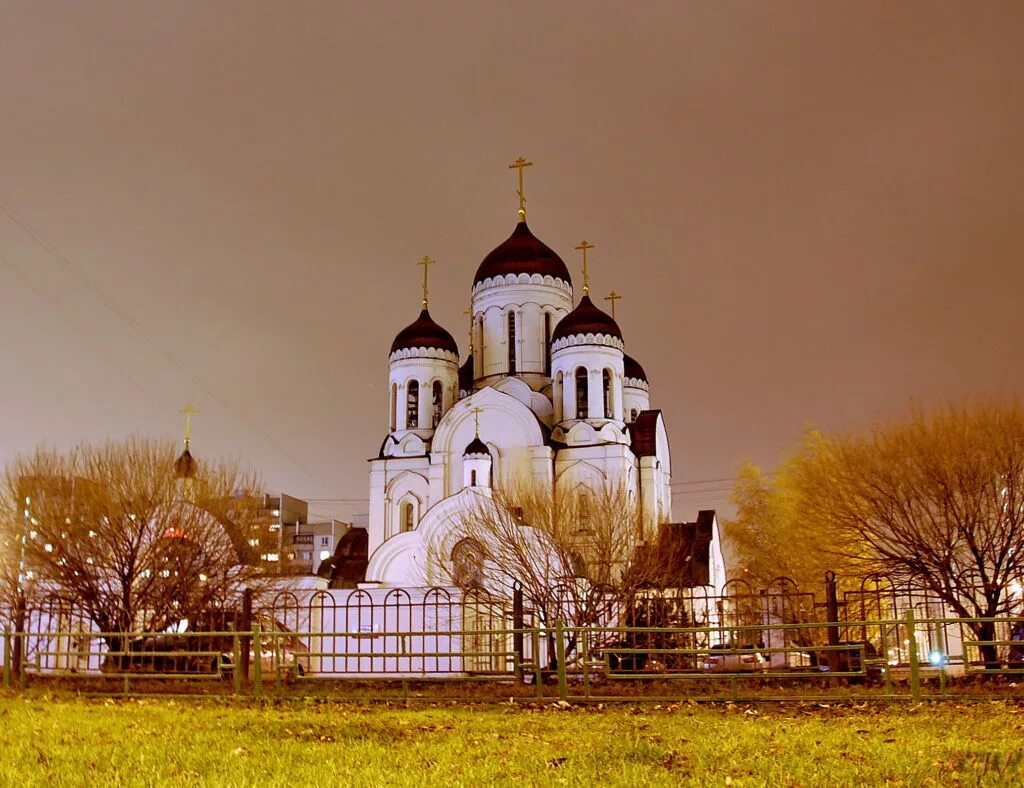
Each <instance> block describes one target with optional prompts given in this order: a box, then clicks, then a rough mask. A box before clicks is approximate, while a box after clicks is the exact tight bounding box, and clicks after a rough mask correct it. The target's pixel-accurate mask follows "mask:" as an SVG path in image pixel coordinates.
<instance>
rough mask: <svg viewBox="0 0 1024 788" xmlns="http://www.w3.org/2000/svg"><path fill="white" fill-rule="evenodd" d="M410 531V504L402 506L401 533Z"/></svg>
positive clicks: (408, 502) (406, 503)
mask: <svg viewBox="0 0 1024 788" xmlns="http://www.w3.org/2000/svg"><path fill="white" fill-rule="evenodd" d="M411 530H412V502H411V501H406V502H405V503H403V504H402V533H403V534H404V533H405V532H406V531H411Z"/></svg>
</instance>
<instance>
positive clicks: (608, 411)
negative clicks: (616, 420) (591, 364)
mask: <svg viewBox="0 0 1024 788" xmlns="http://www.w3.org/2000/svg"><path fill="white" fill-rule="evenodd" d="M601 389H602V391H603V392H604V417H605V418H606V419H610V418H611V417H612V373H611V372H610V371H609V370H607V369H606V370H604V372H602V373H601Z"/></svg>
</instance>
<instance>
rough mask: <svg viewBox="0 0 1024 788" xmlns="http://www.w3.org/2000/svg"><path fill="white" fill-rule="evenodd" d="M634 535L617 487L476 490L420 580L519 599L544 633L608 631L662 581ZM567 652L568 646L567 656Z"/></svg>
mask: <svg viewBox="0 0 1024 788" xmlns="http://www.w3.org/2000/svg"><path fill="white" fill-rule="evenodd" d="M639 533H640V512H639V509H638V507H637V506H636V503H635V501H634V500H633V498H632V497H630V496H629V495H628V494H627V492H626V490H625V489H624V488H621V487H617V486H611V485H609V486H605V487H597V488H596V489H590V490H588V491H587V492H586V493H584V494H578V493H577V492H575V491H574V493H573V494H559V492H558V491H557V490H555V489H550V488H548V487H543V486H539V485H534V484H520V485H515V486H513V487H512V488H511V489H508V490H493V491H492V490H489V489H484V488H481V489H480V491H479V493H478V499H477V500H476V502H475V503H474V504H473V505H472V506H471V507H470V508H469V510H468V511H467V512H466V513H465V514H463V515H461V516H460V518H459V520H458V521H456V522H453V524H452V528H451V530H450V531H449V532H448V533H447V535H446V536H445V538H444V541H443V542H438V543H436V544H433V545H430V547H429V551H428V554H429V560H430V574H431V575H432V576H433V577H435V578H438V579H440V580H441V581H442V582H448V583H451V584H454V585H457V586H461V587H462V588H464V589H467V590H470V589H473V590H482V591H485V592H487V593H489V594H491V595H494V596H497V597H501V598H506V599H507V598H509V597H510V596H511V595H512V593H513V590H514V589H521V591H522V594H523V596H524V598H525V599H526V601H527V602H528V604H529V605H530V606H531V608H532V609H533V611H534V614H535V615H536V617H537V619H538V623H539V624H541V625H543V626H545V627H548V628H551V627H553V626H554V625H555V622H557V621H563V622H565V623H566V624H568V625H569V626H570V627H585V626H601V625H606V626H607V625H614V624H615V623H616V616H617V615H618V614H619V613H620V612H621V610H622V607H621V605H622V603H623V601H624V600H628V599H630V598H631V597H632V596H633V595H635V594H636V593H638V592H640V591H641V590H642V589H650V588H652V587H655V586H658V585H660V584H662V583H664V581H665V577H666V569H667V568H666V566H665V565H664V562H663V561H662V553H660V552H659V551H657V550H650V549H643V547H644V546H643V545H642V544H641V543H640V541H639ZM575 647H576V638H575V637H574V636H570V637H569V638H568V641H567V648H566V651H567V653H571V652H572V651H573V650H574V648H575ZM550 653H551V655H552V658H553V653H554V651H553V649H551V650H550Z"/></svg>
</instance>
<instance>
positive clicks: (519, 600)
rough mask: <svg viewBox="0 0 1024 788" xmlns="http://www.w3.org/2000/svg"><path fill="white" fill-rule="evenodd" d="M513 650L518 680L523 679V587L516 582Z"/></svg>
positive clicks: (513, 603)
mask: <svg viewBox="0 0 1024 788" xmlns="http://www.w3.org/2000/svg"><path fill="white" fill-rule="evenodd" d="M512 629H513V634H512V650H513V651H514V652H515V653H516V678H517V679H519V680H520V681H522V678H523V587H522V586H521V585H519V583H518V581H517V582H516V585H515V588H514V589H513V590H512Z"/></svg>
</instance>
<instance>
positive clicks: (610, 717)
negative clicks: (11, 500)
mask: <svg viewBox="0 0 1024 788" xmlns="http://www.w3.org/2000/svg"><path fill="white" fill-rule="evenodd" d="M1022 731H1024V706H1018V705H1016V704H1012V703H1003V702H983V703H973V704H971V703H962V704H953V703H944V704H934V705H925V706H918V707H910V706H902V705H885V704H871V705H868V704H864V705H862V706H835V705H833V706H824V705H817V704H813V705H812V704H803V705H760V706H743V705H738V706H733V705H729V704H727V705H717V706H695V705H689V704H681V705H674V706H663V707H660V708H659V707H653V706H645V707H635V708H634V707H621V706H615V707H608V708H603V709H602V708H596V707H573V708H570V709H559V708H557V706H556V705H554V704H550V705H545V706H539V707H537V708H524V707H522V706H517V707H512V706H508V705H505V706H488V707H482V706H481V707H466V706H438V707H426V708H423V707H420V708H416V709H399V708H394V707H391V708H388V707H384V706H368V707H360V706H351V705H342V704H336V703H315V702H309V701H307V702H288V703H281V704H277V705H266V706H263V707H260V706H257V705H250V704H244V703H241V702H233V701H225V700H184V699H177V700H171V699H166V698H161V699H145V700H136V701H133V700H123V701H122V700H118V701H112V700H85V699H75V698H73V697H68V696H56V697H46V696H40V695H38V694H28V695H24V696H16V695H6V696H0V784H2V785H35V784H43V783H46V784H58V785H63V784H72V785H111V784H129V785H154V784H161V785H162V784H180V785H191V784H196V783H205V784H211V785H332V786H348V785H442V784H443V785H473V786H477V785H486V784H528V785H529V784H548V783H551V784H568V785H598V784H600V785H648V784H650V785H680V784H684V785H729V784H731V785H761V784H769V785H785V786H790V785H804V786H811V785H855V784H879V783H885V782H886V781H888V782H889V783H890V784H902V785H955V784H964V785H1001V784H1007V785H1019V784H1021V783H1022V782H1024V754H1022V741H1024V740H1022Z"/></svg>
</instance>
